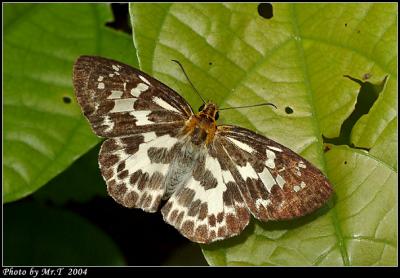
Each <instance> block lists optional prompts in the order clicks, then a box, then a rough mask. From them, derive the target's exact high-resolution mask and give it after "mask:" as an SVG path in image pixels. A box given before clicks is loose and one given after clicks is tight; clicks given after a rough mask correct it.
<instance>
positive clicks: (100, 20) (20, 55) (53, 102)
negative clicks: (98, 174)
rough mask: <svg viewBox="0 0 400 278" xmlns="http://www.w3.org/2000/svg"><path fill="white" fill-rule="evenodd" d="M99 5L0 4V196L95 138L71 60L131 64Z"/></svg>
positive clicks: (36, 181)
mask: <svg viewBox="0 0 400 278" xmlns="http://www.w3.org/2000/svg"><path fill="white" fill-rule="evenodd" d="M110 20H112V16H111V10H110V6H109V5H105V4H10V3H9V4H5V5H4V29H3V31H4V49H3V53H4V76H3V82H4V83H3V84H4V87H3V89H4V90H3V92H4V95H3V100H4V110H3V111H4V112H3V115H4V130H3V131H4V141H3V146H4V156H3V171H4V172H3V173H4V179H3V181H4V186H3V196H4V199H3V201H4V202H11V201H14V200H17V199H20V198H22V197H24V196H26V195H29V194H31V193H32V192H34V191H35V190H37V189H38V188H40V187H41V186H43V185H44V184H45V183H47V182H48V181H49V180H50V179H52V178H53V177H55V176H56V175H57V174H59V173H61V172H62V171H63V170H65V169H66V168H67V167H68V166H69V165H70V164H72V162H73V161H74V160H76V159H77V158H78V157H80V156H81V155H82V154H84V153H85V152H87V151H88V150H89V149H90V148H91V147H93V146H95V145H96V144H97V143H98V142H99V141H100V139H99V138H97V137H96V136H95V135H94V134H93V132H92V131H91V130H90V127H89V124H88V123H87V121H86V120H85V119H84V117H83V116H82V114H81V110H80V108H79V106H78V105H77V103H76V100H75V96H74V93H73V89H72V78H71V76H72V66H73V63H74V61H75V60H76V59H77V57H78V56H80V55H83V54H89V55H104V56H107V57H110V58H114V59H118V60H121V61H125V62H127V63H130V64H135V63H136V58H135V49H134V48H133V46H132V40H131V38H130V37H129V36H128V35H125V34H122V33H119V32H116V31H113V30H111V29H109V28H107V27H105V23H106V22H107V21H110Z"/></svg>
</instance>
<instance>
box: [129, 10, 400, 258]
mask: <svg viewBox="0 0 400 278" xmlns="http://www.w3.org/2000/svg"><path fill="white" fill-rule="evenodd" d="M396 8H397V6H396V4H346V5H343V4H284V3H279V4H278V3H277V4H273V17H272V19H265V18H262V17H260V16H259V15H258V13H257V4H227V3H224V4H152V5H150V4H131V5H130V14H131V22H132V26H133V30H134V38H133V39H134V42H135V46H136V49H137V53H138V59H139V64H140V66H141V68H142V69H143V70H144V71H146V72H148V73H149V74H152V75H153V76H155V77H156V78H158V79H160V80H161V81H163V82H164V83H166V84H168V85H169V86H171V87H172V88H174V89H175V90H176V91H177V92H179V93H180V94H182V95H183V96H184V97H185V98H186V99H187V100H188V102H189V103H190V104H191V105H192V106H193V107H194V108H195V109H196V108H197V107H199V106H200V104H201V101H200V99H199V98H198V97H197V96H196V95H195V94H194V92H193V89H192V88H191V87H190V86H189V84H188V82H187V81H186V80H185V77H184V75H183V73H182V71H181V70H180V69H179V67H177V65H175V64H174V63H172V62H170V60H171V59H176V60H179V61H180V62H181V63H182V64H183V66H184V67H185V70H186V72H187V73H188V75H189V77H190V78H191V81H192V82H193V83H194V84H195V86H196V87H197V89H198V90H199V91H200V92H201V93H202V95H203V97H204V98H206V99H211V100H212V101H214V102H216V103H217V104H218V105H219V106H220V107H222V106H223V107H227V106H240V105H249V104H257V103H262V102H266V101H268V102H272V103H274V104H275V105H276V106H277V107H278V109H272V108H271V107H258V108H252V109H241V110H228V111H223V113H221V120H220V122H223V123H230V124H236V125H240V126H244V127H247V128H250V129H252V130H254V131H257V132H259V133H261V134H264V135H266V136H268V137H269V138H271V139H273V140H275V141H277V142H280V143H282V144H284V145H286V146H288V147H289V148H291V149H292V150H294V151H296V152H297V153H299V154H301V155H302V156H304V157H305V158H306V159H308V160H310V161H311V162H312V163H314V164H315V165H316V166H317V167H319V168H320V169H322V170H323V171H324V172H325V173H326V174H327V176H328V178H329V179H330V180H331V181H332V184H333V185H334V188H335V190H336V195H335V198H333V199H332V200H331V201H330V203H329V204H328V206H326V207H324V208H322V209H321V210H318V211H317V212H315V213H313V214H312V215H309V216H306V217H303V218H301V219H297V220H292V221H288V222H276V223H263V224H261V223H258V222H257V223H256V221H254V222H253V224H251V225H250V226H249V227H248V228H247V229H246V230H245V231H244V233H243V234H242V235H240V236H238V237H236V238H233V239H229V240H226V241H222V242H218V243H215V244H212V245H209V246H202V248H203V251H204V254H205V257H206V259H207V261H208V262H209V263H210V264H214V265H227V264H229V265H234V264H240V265H259V264H265V265H371V264H376V265H379V264H381V265H394V264H395V263H396V246H397V245H396V241H395V238H396V236H397V231H396V230H395V228H394V227H395V225H394V223H395V219H396V213H395V209H394V207H395V204H396V200H395V199H394V197H393V196H394V192H395V191H394V190H395V185H396V176H395V175H396V170H395V169H394V168H393V167H392V166H391V165H393V163H396V162H395V158H393V156H390V157H389V156H388V155H384V156H385V157H384V156H381V155H380V154H379V149H378V144H377V143H376V144H375V145H372V146H374V147H375V146H376V149H375V151H374V149H372V150H371V154H372V155H376V156H375V159H374V158H373V157H372V155H371V154H366V153H362V152H358V151H355V150H352V149H347V148H344V147H338V148H337V147H335V146H333V147H332V148H331V151H329V152H327V153H324V152H323V149H324V146H323V141H322V138H321V135H322V134H323V135H324V136H325V137H330V138H331V137H332V138H333V137H337V136H338V135H339V133H340V128H341V125H342V124H343V121H344V120H345V119H346V118H348V117H349V115H350V114H351V113H352V111H353V110H354V107H355V103H356V99H357V94H358V92H359V89H360V87H359V85H358V84H357V83H355V82H353V81H351V80H349V79H347V78H344V77H343V76H344V75H350V76H352V77H355V78H359V79H361V78H362V77H363V76H365V74H366V73H368V75H369V76H371V79H370V81H371V82H373V83H379V82H381V81H382V80H383V79H384V77H385V76H387V75H388V76H389V80H388V84H387V86H386V88H385V89H384V92H383V94H382V95H381V96H380V97H379V98H378V100H377V101H376V103H375V104H374V107H373V108H372V109H371V111H370V112H369V114H368V117H369V120H368V121H365V123H366V126H364V127H363V129H362V132H366V131H367V128H369V127H370V125H371V128H370V129H369V131H368V132H367V133H368V138H372V139H368V138H367V140H368V142H370V141H371V142H380V145H379V146H382V144H384V143H385V142H388V141H389V142H391V144H390V146H389V147H390V150H387V152H388V153H389V152H392V153H395V151H396V145H397V141H395V139H394V134H395V133H396V130H395V126H393V125H395V124H393V122H392V121H393V120H394V121H395V122H397V113H396V109H395V107H396V100H395V95H394V93H393V92H394V91H393V90H394V89H393V88H395V87H396V85H397V71H396V61H397V47H395V46H396V44H397V41H396V34H397V29H396V26H397V24H396V23H397V10H396ZM384 105H386V106H385V107H387V108H389V111H386V110H385V108H384ZM196 110H197V109H196ZM290 110H293V113H288V112H287V111H290ZM379 117H383V120H379ZM360 121H362V120H360ZM389 123H390V124H389ZM375 128H377V130H375ZM356 129H357V125H356ZM357 133H360V132H359V131H357V130H354V132H353V136H355V135H356V134H357ZM381 159H382V161H381ZM344 161H347V163H348V164H344ZM350 162H351V163H350ZM349 165H351V166H352V168H351V170H350V171H349ZM371 169H373V173H374V174H373V175H370V176H368V174H370V173H371ZM346 170H347V171H346ZM344 173H346V174H344ZM366 175H367V176H366ZM356 188H357V189H356ZM351 189H352V191H349V190H351ZM353 191H354V192H353ZM350 200H351V202H350ZM364 212H368V213H364ZM379 217H384V220H383V221H382V223H377V221H376V220H377V219H379ZM349 219H352V220H354V219H356V222H354V223H351V221H349ZM391 221H392V222H391ZM392 223H393V224H392ZM374 228H376V230H374ZM383 231H388V234H386V235H384V234H382V233H383Z"/></svg>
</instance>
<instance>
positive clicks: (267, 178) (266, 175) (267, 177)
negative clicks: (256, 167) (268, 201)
mask: <svg viewBox="0 0 400 278" xmlns="http://www.w3.org/2000/svg"><path fill="white" fill-rule="evenodd" d="M258 176H259V177H260V179H261V181H262V182H263V184H264V185H265V187H266V188H267V190H268V192H271V188H272V186H274V185H275V184H276V182H275V179H274V178H273V177H272V175H271V173H270V172H269V170H268V169H267V168H266V167H265V168H264V170H263V171H262V172H261V173H259V174H258Z"/></svg>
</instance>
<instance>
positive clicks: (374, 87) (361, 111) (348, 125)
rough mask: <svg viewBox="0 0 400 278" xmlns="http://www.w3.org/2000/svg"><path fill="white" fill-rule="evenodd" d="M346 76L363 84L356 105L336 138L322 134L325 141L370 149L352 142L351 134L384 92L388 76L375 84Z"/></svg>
mask: <svg viewBox="0 0 400 278" xmlns="http://www.w3.org/2000/svg"><path fill="white" fill-rule="evenodd" d="M344 77H347V78H349V79H350V80H352V81H354V82H356V83H358V84H359V85H360V86H361V88H360V91H359V93H358V95H357V100H356V105H355V107H354V110H353V112H352V113H351V114H350V116H349V117H348V118H347V119H346V120H344V121H343V123H342V126H341V128H340V134H339V136H338V137H335V138H328V137H325V136H323V135H322V137H323V140H324V143H330V144H334V145H348V146H350V147H351V148H355V149H362V150H366V151H369V148H363V147H358V146H354V144H352V143H351V142H350V134H351V131H352V129H353V127H354V125H355V124H356V123H357V121H358V120H359V119H360V118H361V116H363V115H365V114H368V113H369V110H370V109H371V108H372V106H373V105H374V103H375V101H376V100H377V99H378V97H379V94H380V93H381V92H382V90H383V89H384V87H385V85H386V81H387V76H385V78H384V79H383V80H382V81H381V82H380V83H378V84H373V83H371V82H368V81H365V82H363V81H361V80H359V79H357V78H354V77H351V76H349V75H344Z"/></svg>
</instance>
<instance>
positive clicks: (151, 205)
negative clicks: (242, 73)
mask: <svg viewBox="0 0 400 278" xmlns="http://www.w3.org/2000/svg"><path fill="white" fill-rule="evenodd" d="M176 133H177V130H176V129H173V130H170V131H169V132H168V131H163V132H162V133H161V132H153V131H152V132H146V133H142V134H136V135H131V136H125V137H120V138H110V139H107V140H106V141H105V142H104V143H103V145H102V147H101V150H100V155H99V166H100V169H101V172H102V175H103V177H104V179H105V181H106V183H107V190H108V193H109V194H110V195H111V196H112V197H113V198H114V199H115V200H116V201H117V202H118V203H120V204H122V205H123V206H125V207H135V208H142V209H143V210H145V211H148V212H155V211H156V210H157V209H158V207H159V204H160V201H161V198H162V197H163V196H164V193H165V190H166V187H165V184H164V180H165V177H166V175H167V173H168V171H169V168H170V164H171V162H172V160H173V158H174V157H175V153H176V152H177V151H178V150H177V149H179V148H180V147H179V139H178V138H177V137H176V135H177V134H176Z"/></svg>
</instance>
